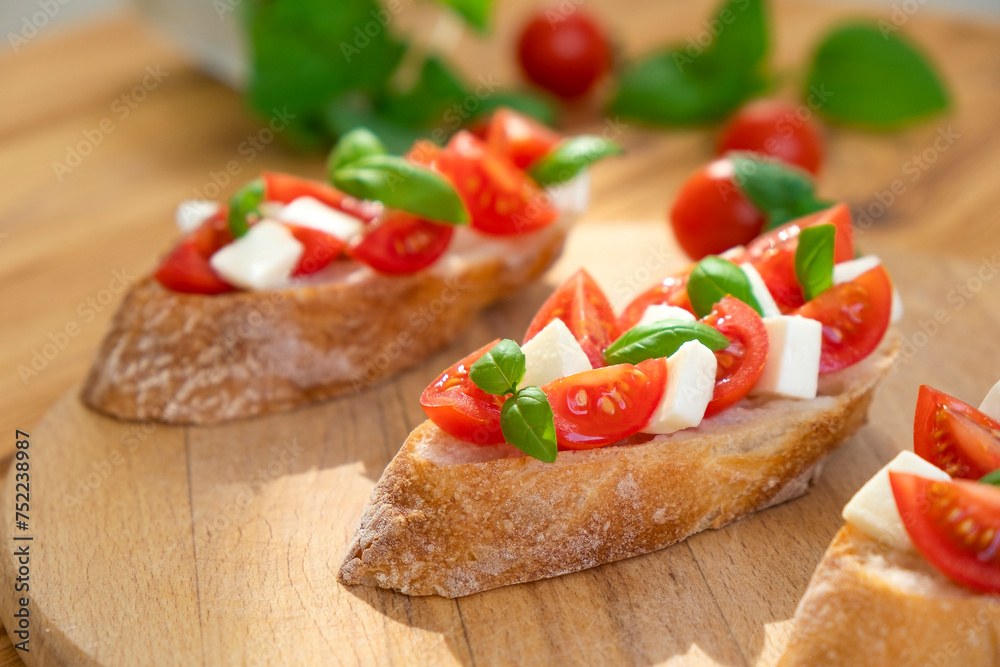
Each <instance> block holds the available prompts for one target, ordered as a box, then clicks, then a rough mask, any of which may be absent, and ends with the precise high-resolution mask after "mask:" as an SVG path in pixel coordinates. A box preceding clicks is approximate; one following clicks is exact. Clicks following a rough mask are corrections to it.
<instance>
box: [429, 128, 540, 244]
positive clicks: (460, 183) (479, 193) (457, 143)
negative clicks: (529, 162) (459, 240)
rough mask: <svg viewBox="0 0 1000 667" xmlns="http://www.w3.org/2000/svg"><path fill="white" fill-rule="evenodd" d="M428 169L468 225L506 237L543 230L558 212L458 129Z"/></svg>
mask: <svg viewBox="0 0 1000 667" xmlns="http://www.w3.org/2000/svg"><path fill="white" fill-rule="evenodd" d="M434 168H435V169H436V170H437V171H438V172H440V173H441V174H443V175H444V176H445V177H446V178H447V179H448V180H449V181H450V182H451V183H452V185H454V186H455V189H456V190H458V194H459V195H460V196H461V198H462V201H463V202H464V203H465V207H466V208H467V209H468V211H469V215H470V216H471V218H472V226H473V227H474V228H475V229H478V230H479V231H481V232H485V233H487V234H496V235H499V236H508V235H512V234H524V233H527V232H533V231H536V230H539V229H542V228H543V227H546V226H548V225H550V224H552V223H553V222H555V220H556V219H557V218H558V217H559V211H558V210H557V209H556V207H555V205H554V204H553V203H552V201H551V200H550V199H549V197H548V195H546V194H545V193H544V192H543V191H542V190H541V188H539V187H538V186H537V185H536V184H535V182H534V181H532V180H531V179H530V178H529V177H528V175H527V174H525V173H524V172H523V171H521V170H520V169H518V168H517V166H516V165H515V164H514V163H513V162H511V161H510V160H509V159H507V158H506V157H504V156H502V155H496V154H494V153H493V152H492V151H490V150H489V149H488V148H487V147H486V145H485V144H483V142H482V141H480V140H479V139H477V138H476V137H475V136H474V135H473V134H472V133H470V132H468V131H466V130H461V131H459V132H458V133H457V134H456V135H455V136H454V137H452V138H451V141H450V142H448V146H447V147H446V148H445V149H444V150H443V151H441V153H440V155H438V156H437V158H436V159H435V160H434Z"/></svg>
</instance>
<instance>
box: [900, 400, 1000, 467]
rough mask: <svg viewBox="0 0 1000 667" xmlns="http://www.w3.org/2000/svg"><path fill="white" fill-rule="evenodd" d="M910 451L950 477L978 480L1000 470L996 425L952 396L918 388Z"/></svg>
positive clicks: (998, 428) (999, 435)
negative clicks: (911, 449) (911, 448)
mask: <svg viewBox="0 0 1000 667" xmlns="http://www.w3.org/2000/svg"><path fill="white" fill-rule="evenodd" d="M913 451H914V452H915V453H916V454H917V456H919V457H921V458H922V459H924V460H926V461H929V462H931V463H933V464H934V465H936V466H937V467H938V468H941V469H942V470H944V471H945V472H946V473H948V474H949V475H951V476H952V477H958V478H962V479H972V480H978V479H979V478H981V477H982V476H983V475H986V474H987V473H990V472H993V471H994V470H996V469H998V468H1000V422H998V421H997V420H995V419H992V418H991V417H989V416H987V415H985V414H983V413H982V412H980V411H979V410H977V409H976V408H974V407H972V406H971V405H969V404H968V403H965V402H963V401H960V400H958V399H957V398H955V397H954V396H949V395H948V394H946V393H944V392H943V391H938V390H937V389H934V388H933V387H929V386H927V385H921V387H920V393H919V394H918V395H917V411H916V416H915V418H914V420H913Z"/></svg>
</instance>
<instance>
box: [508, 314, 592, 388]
mask: <svg viewBox="0 0 1000 667" xmlns="http://www.w3.org/2000/svg"><path fill="white" fill-rule="evenodd" d="M521 351H522V352H524V363H525V370H524V379H523V380H522V381H521V386H523V387H526V386H528V385H537V386H539V387H540V386H542V385H545V384H548V383H549V382H552V381H553V380H558V379H559V378H561V377H566V376H567V375H573V374H574V373H582V372H583V371H589V370H590V369H591V368H593V366H591V365H590V360H589V359H588V358H587V354H586V353H585V352H584V351H583V348H582V347H580V343H579V342H577V340H576V337H575V336H573V334H572V333H570V330H569V327H567V326H566V324H565V322H563V321H562V320H560V319H559V318H556V319H554V320H552V321H551V322H549V323H548V324H546V325H545V328H544V329H542V330H541V331H539V332H538V333H537V334H535V336H534V338H532V339H531V340H529V341H528V342H527V343H525V344H524V345H522V346H521Z"/></svg>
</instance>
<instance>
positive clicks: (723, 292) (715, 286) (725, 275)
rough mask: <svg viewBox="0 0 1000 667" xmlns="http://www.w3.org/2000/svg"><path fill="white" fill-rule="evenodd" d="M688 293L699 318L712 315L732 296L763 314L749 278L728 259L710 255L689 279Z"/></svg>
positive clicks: (696, 267)
mask: <svg viewBox="0 0 1000 667" xmlns="http://www.w3.org/2000/svg"><path fill="white" fill-rule="evenodd" d="M687 292H688V298H689V299H690V300H691V307H692V308H693V309H694V314H695V315H697V316H698V317H705V316H706V315H708V314H709V313H710V312H712V308H713V306H715V304H717V303H718V302H719V301H721V300H722V299H723V298H724V297H726V296H728V295H732V296H734V297H736V298H737V299H739V300H740V301H742V302H743V303H745V304H747V305H749V306H751V307H752V308H753V309H754V310H756V311H757V312H758V313H761V314H763V312H762V311H761V308H760V304H759V303H757V299H756V297H754V295H753V288H752V287H751V286H750V279H749V278H747V274H745V273H743V269H741V268H740V267H738V266H736V265H735V264H733V263H732V262H730V261H729V260H728V259H723V258H721V257H717V256H716V255H709V256H708V257H706V258H704V259H703V260H701V261H700V262H698V263H697V264H696V265H695V267H694V269H693V270H692V271H691V276H690V277H689V278H688V284H687Z"/></svg>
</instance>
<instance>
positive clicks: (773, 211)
mask: <svg viewBox="0 0 1000 667" xmlns="http://www.w3.org/2000/svg"><path fill="white" fill-rule="evenodd" d="M727 157H728V158H729V159H730V160H731V161H732V163H733V168H734V170H735V174H734V176H733V182H734V183H736V187H738V188H739V189H740V191H742V192H743V194H745V195H746V196H747V198H748V199H749V200H750V201H751V202H753V204H754V206H756V207H757V208H759V209H760V210H761V212H763V213H764V217H765V218H766V219H767V224H766V225H765V227H764V228H765V229H774V228H775V227H780V226H781V225H783V224H785V223H786V222H789V221H790V220H795V219H796V218H801V217H802V216H804V215H809V214H810V213H815V212H816V211H822V210H823V209H826V208H830V207H831V206H832V205H833V203H832V202H825V201H820V200H819V199H817V198H816V189H815V186H814V184H813V180H812V178H811V177H810V176H809V174H808V173H806V172H805V171H803V170H801V169H798V168H796V167H791V166H789V165H787V164H784V163H782V162H779V161H778V160H773V159H770V158H763V157H761V156H759V155H756V154H754V153H745V152H734V153H729V154H728V155H727Z"/></svg>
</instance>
